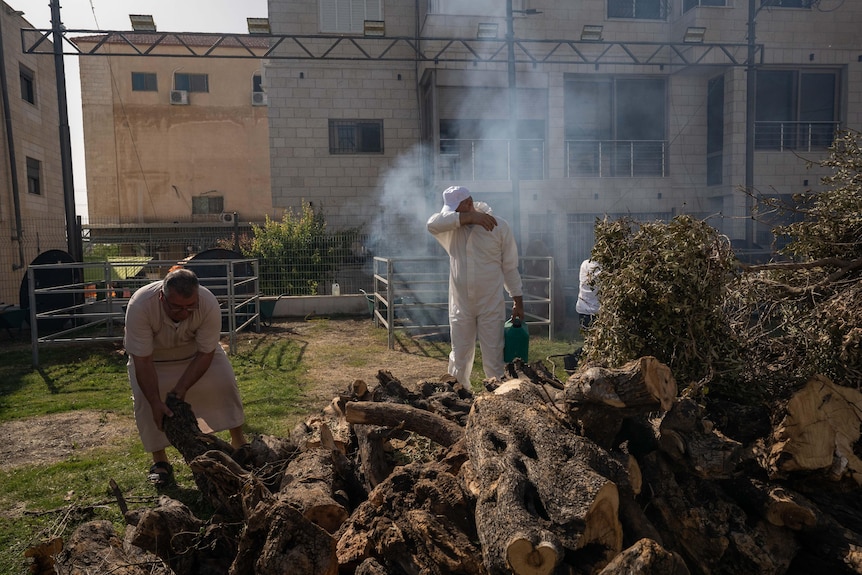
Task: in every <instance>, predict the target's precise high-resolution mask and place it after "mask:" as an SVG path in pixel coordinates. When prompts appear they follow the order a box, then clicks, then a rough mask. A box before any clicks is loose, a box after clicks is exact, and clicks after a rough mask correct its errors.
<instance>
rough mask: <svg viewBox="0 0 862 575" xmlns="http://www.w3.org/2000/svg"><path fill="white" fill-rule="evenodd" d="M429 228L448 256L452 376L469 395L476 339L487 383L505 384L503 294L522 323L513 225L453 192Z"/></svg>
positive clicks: (464, 191) (455, 189) (462, 190)
mask: <svg viewBox="0 0 862 575" xmlns="http://www.w3.org/2000/svg"><path fill="white" fill-rule="evenodd" d="M427 226H428V231H429V232H431V234H432V235H433V236H434V238H435V239H436V240H437V241H438V242H440V245H441V246H443V249H445V250H446V253H448V254H449V330H450V333H451V339H452V351H451V353H450V354H449V373H450V374H451V375H453V376H455V378H456V379H457V380H458V382H459V383H461V385H463V386H465V387H467V388H468V389H469V387H470V372H471V371H472V370H473V360H474V358H475V356H476V339H477V337H478V340H479V347H480V349H481V350H482V367H483V369H484V371H485V377H486V378H492V377H495V378H497V379H502V377H503V369H504V367H505V364H504V363H503V345H504V335H503V324H504V322H505V321H506V300H505V297H504V294H503V289H504V288H505V290H506V291H507V292H508V293H509V296H510V297H511V298H512V300H513V302H514V305H513V307H512V318H513V319H514V318H519V319H521V320H523V319H524V299H523V293H522V288H521V274H520V273H518V246H517V244H516V243H515V238H514V236H513V235H512V231H511V229H510V228H509V224H508V223H507V222H506V221H505V220H503V219H502V218H498V217H495V216H494V215H492V213H491V208H490V207H489V206H488V204H485V203H483V202H475V203H474V202H473V198H472V197H471V195H470V190H468V189H467V188H464V187H462V186H452V187H450V188H447V189H446V190H445V191H444V192H443V209H442V210H440V212H439V213H436V214H434V215H433V216H431V217H430V218H429V219H428V224H427Z"/></svg>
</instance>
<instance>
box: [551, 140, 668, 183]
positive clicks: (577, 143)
mask: <svg viewBox="0 0 862 575" xmlns="http://www.w3.org/2000/svg"><path fill="white" fill-rule="evenodd" d="M666 175H667V142H666V141H665V140H566V177H567V178H573V177H594V178H638V177H656V178H663V177H665V176H666Z"/></svg>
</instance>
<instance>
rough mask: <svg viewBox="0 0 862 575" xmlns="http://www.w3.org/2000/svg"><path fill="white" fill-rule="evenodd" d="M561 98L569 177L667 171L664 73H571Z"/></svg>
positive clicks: (648, 174)
mask: <svg viewBox="0 0 862 575" xmlns="http://www.w3.org/2000/svg"><path fill="white" fill-rule="evenodd" d="M564 99H565V100H564V102H565V103H564V105H565V133H566V169H567V175H568V176H569V177H575V176H587V177H624V178H625V177H627V178H635V177H643V176H646V177H664V176H666V175H667V119H666V116H667V114H666V108H667V83H666V80H665V78H647V77H640V78H632V77H627V76H626V77H616V76H577V75H573V76H571V77H569V78H567V79H566V82H565V87H564Z"/></svg>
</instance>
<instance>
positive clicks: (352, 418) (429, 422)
mask: <svg viewBox="0 0 862 575" xmlns="http://www.w3.org/2000/svg"><path fill="white" fill-rule="evenodd" d="M345 415H346V418H347V421H348V422H350V423H364V424H371V425H382V426H384V427H399V426H400V427H402V428H403V429H406V430H407V431H412V432H414V433H418V434H419V435H422V436H423V437H427V438H428V439H430V440H431V441H434V442H435V443H438V444H440V445H442V446H443V447H451V446H452V445H453V444H454V443H455V442H457V441H458V440H459V439H461V437H463V435H464V428H463V427H461V426H460V425H458V424H457V423H453V422H451V421H449V420H447V419H445V418H443V417H440V416H439V415H435V414H433V413H430V412H428V411H423V410H421V409H416V408H415V407H411V406H409V405H402V404H396V403H379V402H376V401H375V402H368V401H362V402H360V401H351V402H350V403H348V404H347V408H346V413H345Z"/></svg>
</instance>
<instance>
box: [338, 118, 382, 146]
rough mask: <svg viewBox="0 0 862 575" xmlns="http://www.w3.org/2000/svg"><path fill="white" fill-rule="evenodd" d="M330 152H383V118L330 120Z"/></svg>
mask: <svg viewBox="0 0 862 575" xmlns="http://www.w3.org/2000/svg"><path fill="white" fill-rule="evenodd" d="M329 153H330V154H382V153H383V120H329Z"/></svg>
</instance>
